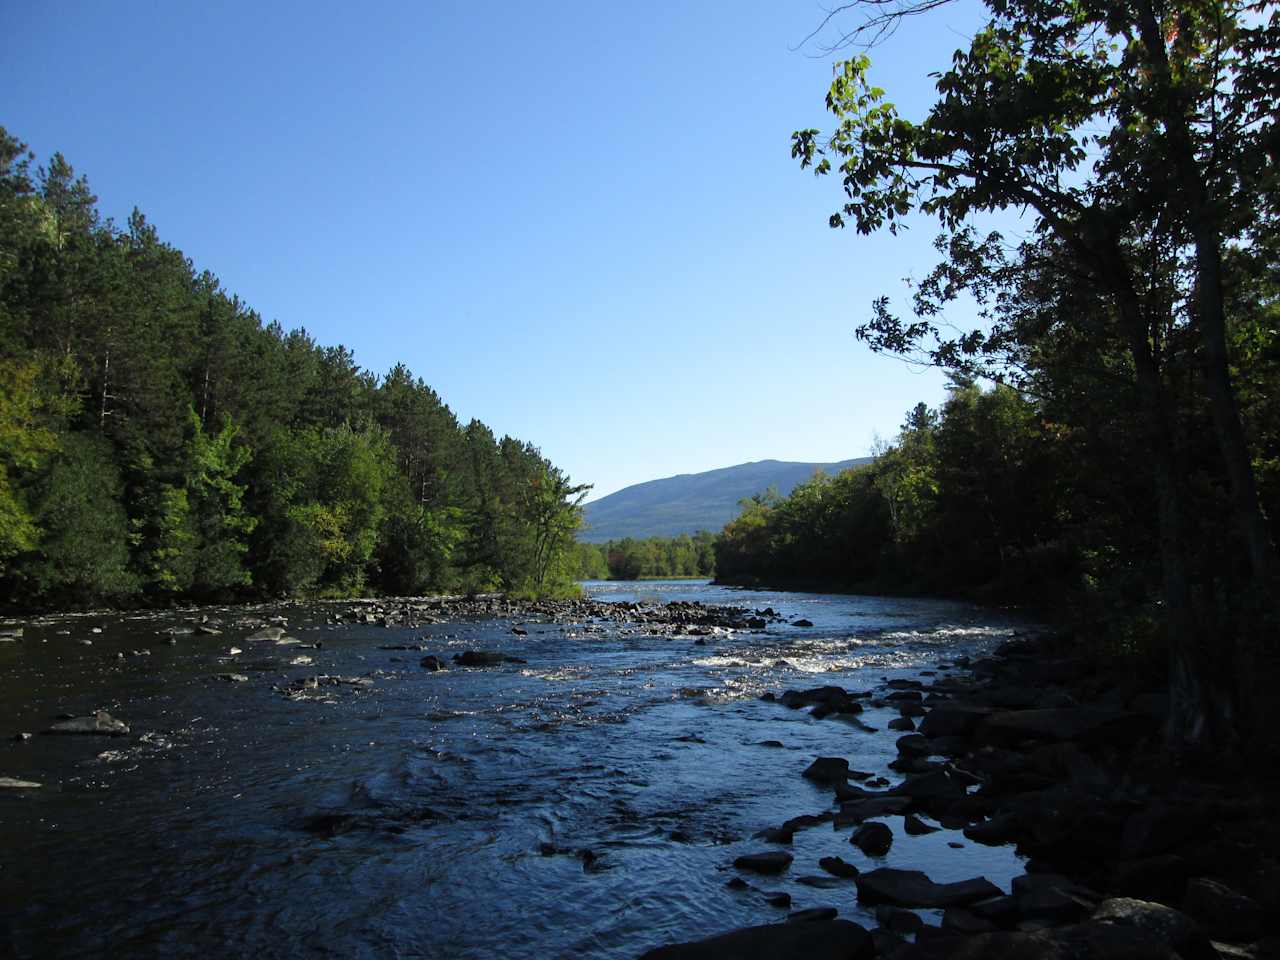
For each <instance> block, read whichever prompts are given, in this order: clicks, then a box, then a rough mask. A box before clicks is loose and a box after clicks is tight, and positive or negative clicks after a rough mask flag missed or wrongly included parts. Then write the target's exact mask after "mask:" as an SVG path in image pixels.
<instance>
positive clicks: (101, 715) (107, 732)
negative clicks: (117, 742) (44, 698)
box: [45, 710, 129, 737]
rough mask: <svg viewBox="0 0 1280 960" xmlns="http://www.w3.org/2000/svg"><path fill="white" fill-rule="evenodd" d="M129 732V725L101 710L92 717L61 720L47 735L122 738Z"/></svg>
mask: <svg viewBox="0 0 1280 960" xmlns="http://www.w3.org/2000/svg"><path fill="white" fill-rule="evenodd" d="M128 732H129V725H128V724H127V723H124V722H123V721H121V720H117V719H116V718H115V717H113V716H111V714H109V713H107V712H106V711H105V710H99V711H98V712H97V713H95V714H94V715H93V716H91V717H72V718H71V719H69V720H59V721H58V722H57V723H55V724H54V725H53V726H51V727H50V728H49V729H48V730H46V731H45V733H88V734H101V735H103V736H108V737H122V736H124V735H125V734H127V733H128Z"/></svg>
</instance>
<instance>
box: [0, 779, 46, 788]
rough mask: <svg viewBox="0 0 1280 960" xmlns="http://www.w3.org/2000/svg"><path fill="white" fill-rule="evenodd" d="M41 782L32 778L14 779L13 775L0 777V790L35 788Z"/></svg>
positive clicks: (38, 786)
mask: <svg viewBox="0 0 1280 960" xmlns="http://www.w3.org/2000/svg"><path fill="white" fill-rule="evenodd" d="M40 786H41V784H38V783H36V782H35V781H34V780H15V779H14V778H13V777H0V790H37V789H39V788H40Z"/></svg>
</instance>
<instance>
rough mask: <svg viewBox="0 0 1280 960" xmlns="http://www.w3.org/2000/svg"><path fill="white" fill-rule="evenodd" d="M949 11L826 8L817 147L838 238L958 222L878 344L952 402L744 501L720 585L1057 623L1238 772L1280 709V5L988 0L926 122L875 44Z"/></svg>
mask: <svg viewBox="0 0 1280 960" xmlns="http://www.w3.org/2000/svg"><path fill="white" fill-rule="evenodd" d="M937 6H939V4H937V3H936V2H932V0H922V2H904V3H900V4H888V3H883V4H882V3H878V2H866V3H856V2H855V3H850V4H843V5H839V6H837V7H835V8H833V10H832V12H831V15H830V17H829V18H828V25H832V26H834V28H835V29H836V31H837V39H836V40H835V41H834V42H832V43H831V44H830V49H832V50H836V49H841V50H847V51H849V52H850V54H851V55H849V56H848V58H847V59H845V60H843V61H842V62H841V63H840V64H839V66H838V67H837V69H836V71H835V79H834V80H833V82H832V84H831V86H830V89H829V91H828V93H827V98H826V105H827V108H828V110H829V112H830V113H831V115H832V118H833V123H832V128H831V129H830V130H829V131H827V132H825V133H824V132H823V131H820V130H817V129H805V130H799V131H797V132H796V133H795V134H793V138H792V155H793V157H794V158H795V159H796V160H797V161H798V162H799V164H800V166H801V167H802V168H805V169H809V170H811V171H813V172H814V173H815V174H817V175H818V176H819V177H833V178H835V179H837V180H838V181H839V186H840V190H841V194H842V200H841V202H840V205H839V207H838V208H837V209H836V210H835V211H834V212H833V213H832V214H831V216H830V221H829V222H830V226H832V227H834V228H837V229H839V228H843V227H846V226H851V227H853V228H854V229H855V230H857V231H858V232H859V233H861V234H874V233H884V234H889V235H890V236H892V235H893V234H896V233H897V232H898V231H899V230H901V229H903V228H904V227H905V226H906V223H905V222H904V218H906V217H907V216H908V215H912V214H914V215H916V216H917V217H924V218H932V219H933V220H935V221H936V222H937V224H938V225H939V226H940V228H941V234H940V236H939V237H938V239H937V242H936V249H937V251H938V254H939V258H938V262H937V265H936V266H935V267H934V268H933V269H931V270H929V271H927V272H925V273H923V275H919V276H916V277H915V278H914V279H913V280H912V281H911V282H910V283H909V284H908V289H909V296H908V298H907V299H908V300H909V307H908V308H907V309H906V310H899V309H898V308H896V307H895V302H896V301H895V300H894V299H891V298H890V296H889V295H888V294H887V293H886V295H885V296H883V297H881V298H879V299H878V300H876V301H875V302H874V303H872V304H869V305H867V307H866V313H865V314H864V317H865V319H864V321H863V322H862V323H861V325H859V326H858V327H857V330H856V334H857V337H858V338H859V339H860V340H862V341H863V342H865V343H866V344H867V345H869V346H870V348H871V349H873V350H876V351H879V352H882V353H884V354H886V355H888V356H892V357H897V358H899V359H901V360H903V361H905V362H908V363H916V364H925V365H932V366H936V367H940V368H942V369H944V370H946V371H948V372H949V373H950V374H951V376H952V383H953V387H952V389H951V391H950V396H949V398H948V399H947V400H946V402H945V403H944V404H943V405H942V408H941V409H940V410H930V409H928V408H927V407H924V406H921V407H917V408H916V409H915V410H914V411H912V412H911V413H910V414H909V415H908V417H907V418H906V422H905V423H904V425H903V427H902V430H901V432H900V433H899V434H898V436H897V437H896V439H895V440H894V441H893V442H892V443H891V444H886V445H884V449H883V450H881V451H879V453H880V456H879V459H878V460H877V461H876V463H875V464H874V465H873V466H872V467H870V468H868V469H863V470H859V471H855V472H853V473H848V474H844V475H841V476H838V477H834V478H821V479H816V480H814V481H813V482H811V483H809V484H806V485H804V486H803V487H801V488H800V489H798V490H796V491H795V492H794V493H793V494H792V495H791V496H790V497H789V498H787V499H786V500H778V499H776V498H768V497H758V498H756V499H754V500H752V501H751V502H749V503H748V504H747V505H746V507H745V509H744V511H743V513H742V515H741V516H740V517H739V518H738V519H737V520H735V521H734V522H733V523H731V524H730V525H729V527H728V528H727V529H726V530H725V532H724V534H723V536H722V537H721V539H720V541H719V542H718V543H717V546H716V563H717V569H718V572H719V576H720V577H721V578H722V579H727V580H733V581H742V580H744V579H755V580H760V581H770V582H779V581H787V582H792V583H794V582H797V581H810V582H812V581H817V580H825V581H827V582H838V583H843V584H847V585H857V584H864V585H870V586H871V587H873V588H879V589H889V588H892V589H903V590H907V589H910V590H923V591H939V592H948V593H960V594H968V595H977V596H982V597H985V598H988V599H1007V600H1025V599H1028V598H1032V599H1036V600H1041V601H1045V602H1046V603H1047V605H1048V606H1051V607H1052V608H1054V609H1056V610H1058V611H1062V612H1069V613H1070V614H1071V615H1072V616H1073V617H1074V618H1075V619H1076V620H1077V622H1078V624H1079V630H1080V635H1081V637H1082V639H1085V640H1087V641H1088V642H1090V643H1092V644H1095V645H1098V646H1099V647H1105V648H1106V649H1108V650H1109V651H1110V652H1111V653H1112V654H1117V655H1118V654H1124V655H1126V656H1130V655H1131V656H1134V657H1143V658H1146V659H1145V661H1144V662H1145V663H1146V664H1148V665H1149V664H1152V663H1158V664H1160V665H1161V666H1162V668H1163V669H1166V670H1167V672H1168V677H1169V692H1170V703H1171V707H1170V722H1169V724H1168V728H1167V731H1166V733H1167V742H1168V745H1169V746H1170V747H1171V748H1173V749H1174V751H1175V752H1179V753H1182V754H1184V755H1187V756H1191V755H1199V756H1225V755H1227V754H1228V753H1231V752H1232V751H1238V750H1239V749H1240V747H1241V744H1243V743H1249V742H1251V741H1252V738H1253V737H1254V736H1255V735H1257V734H1259V733H1260V732H1264V731H1267V730H1274V721H1275V720H1276V719H1280V718H1278V717H1276V715H1275V710H1274V700H1275V698H1274V695H1273V693H1272V691H1273V690H1274V681H1275V679H1276V675H1277V670H1276V655H1277V653H1278V652H1280V651H1278V649H1277V646H1278V640H1277V638H1278V637H1280V629H1278V628H1280V612H1278V609H1277V605H1278V603H1280V562H1278V561H1277V552H1276V542H1277V529H1276V526H1277V520H1278V519H1280V437H1278V435H1277V430H1278V427H1280V397H1278V395H1277V394H1278V391H1277V389H1276V388H1277V385H1278V384H1280V376H1278V374H1280V335H1278V333H1277V327H1278V326H1280V299H1278V298H1280V272H1278V270H1277V265H1278V264H1280V259H1278V257H1277V254H1278V253H1280V230H1278V227H1280V220H1278V216H1280V209H1278V208H1277V201H1278V200H1280V178H1278V175H1280V127H1278V126H1277V123H1276V113H1275V104H1276V103H1277V102H1280V57H1278V55H1277V52H1278V51H1280V14H1278V13H1277V11H1276V8H1275V6H1274V5H1273V4H1265V3H1264V4H1243V5H1238V6H1232V5H1223V4H1217V3H1203V4H1201V3H1192V4H1184V5H1178V6H1177V7H1170V8H1165V7H1163V6H1159V5H1155V4H1149V3H1136V4H1062V5H1056V4H1034V3H1023V2H1017V0H1015V2H1012V3H992V4H989V5H988V10H989V14H990V17H989V20H988V22H987V23H986V25H985V26H984V27H983V29H981V30H979V31H978V32H977V33H975V34H974V36H973V37H972V39H971V41H969V42H968V45H967V46H966V47H963V48H962V49H960V50H957V51H956V53H955V54H954V56H953V58H952V61H951V64H950V66H949V67H947V68H946V69H944V70H943V71H941V72H940V73H938V74H937V75H936V87H937V97H936V99H935V100H934V102H933V103H932V104H931V105H929V106H928V108H927V111H926V114H925V116H924V117H923V119H921V120H918V121H913V120H911V119H908V118H907V117H905V116H903V115H901V114H900V113H899V112H898V110H897V108H896V107H895V106H894V105H893V103H892V102H891V101H890V100H889V99H888V97H889V94H888V93H886V91H884V90H882V89H881V88H879V87H877V86H875V84H874V83H873V81H872V76H873V70H872V60H871V58H870V56H868V53H867V52H866V51H867V50H869V49H870V50H872V52H874V48H875V46H876V44H877V43H878V42H879V41H880V40H881V39H883V38H884V37H885V36H888V35H892V33H893V32H894V31H896V30H899V29H903V30H909V29H911V27H909V26H907V25H906V24H907V22H908V21H912V20H913V18H915V17H917V16H922V15H928V13H929V12H930V11H931V10H932V9H934V8H936V7H937ZM993 214H1003V215H1006V216H1015V215H1016V216H1017V217H1019V220H1018V221H1017V227H1016V228H1015V229H1013V230H1009V229H1008V228H1006V229H1005V231H1004V232H1003V233H1002V232H1001V231H1000V230H998V229H986V228H985V226H984V224H986V223H987V220H986V219H984V218H989V217H990V216H991V215H993ZM981 384H986V385H987V388H986V389H984V388H983V387H982V386H981ZM1120 668H1121V661H1116V669H1120Z"/></svg>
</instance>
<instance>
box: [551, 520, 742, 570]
mask: <svg viewBox="0 0 1280 960" xmlns="http://www.w3.org/2000/svg"><path fill="white" fill-rule="evenodd" d="M715 541H716V537H715V535H714V534H712V533H709V532H707V531H705V530H700V531H698V532H697V533H695V534H694V535H693V536H689V535H688V534H687V533H682V534H680V536H678V537H645V538H643V539H640V538H636V537H623V538H622V539H620V540H609V541H607V542H605V543H579V544H578V545H577V547H576V550H577V555H578V578H579V579H581V580H642V579H655V578H662V577H711V576H714V575H715V572H716V564H715V550H714V544H715Z"/></svg>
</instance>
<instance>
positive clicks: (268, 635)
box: [245, 627, 284, 643]
mask: <svg viewBox="0 0 1280 960" xmlns="http://www.w3.org/2000/svg"><path fill="white" fill-rule="evenodd" d="M283 636H284V628H283V627H263V628H262V629H261V630H259V631H258V632H257V633H251V634H249V635H248V636H247V637H245V639H246V640H255V641H270V642H272V643H274V642H275V641H276V640H279V639H280V638H281V637H283Z"/></svg>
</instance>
